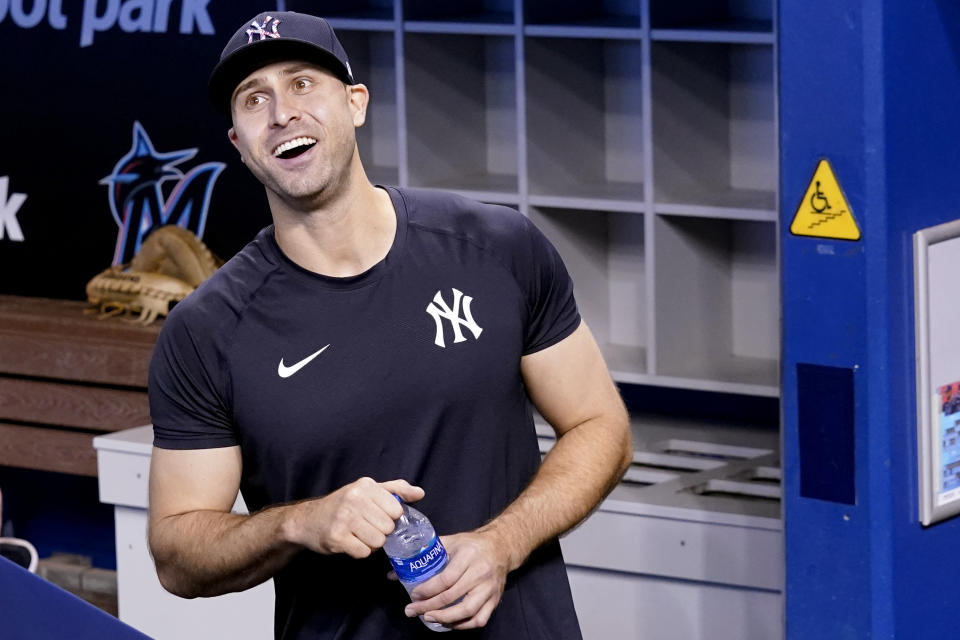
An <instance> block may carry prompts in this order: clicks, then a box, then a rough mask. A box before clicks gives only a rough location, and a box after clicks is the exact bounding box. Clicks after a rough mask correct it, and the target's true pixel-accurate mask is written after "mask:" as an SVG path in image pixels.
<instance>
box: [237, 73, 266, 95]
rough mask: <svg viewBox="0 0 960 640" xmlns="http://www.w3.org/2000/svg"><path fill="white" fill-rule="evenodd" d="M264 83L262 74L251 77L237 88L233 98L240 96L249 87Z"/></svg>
mask: <svg viewBox="0 0 960 640" xmlns="http://www.w3.org/2000/svg"><path fill="white" fill-rule="evenodd" d="M262 83H263V78H262V77H260V76H256V77H254V78H250V79H249V80H247V81H246V82H244V83H243V84H241V85H240V86H239V87H237V90H236V91H234V92H233V98H234V99H236V98H237V96H239V95H240V94H241V93H243V92H244V91H247V90H248V89H252V88H253V87H255V86H257V85H258V84H262Z"/></svg>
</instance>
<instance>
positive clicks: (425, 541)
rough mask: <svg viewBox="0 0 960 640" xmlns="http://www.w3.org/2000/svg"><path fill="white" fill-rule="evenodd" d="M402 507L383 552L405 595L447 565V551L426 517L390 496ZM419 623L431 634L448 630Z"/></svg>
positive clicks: (434, 623)
mask: <svg viewBox="0 0 960 640" xmlns="http://www.w3.org/2000/svg"><path fill="white" fill-rule="evenodd" d="M394 497H395V498H396V499H397V500H399V501H400V504H401V505H402V506H403V515H401V516H400V518H399V519H398V520H397V524H396V526H395V527H394V529H393V533H391V534H390V535H388V536H387V541H386V542H385V543H384V544H383V550H384V551H385V552H386V553H387V557H388V558H390V564H391V565H393V570H394V571H395V572H396V573H397V577H398V578H400V583H401V584H403V586H404V588H406V590H407V593H410V592H411V591H413V589H414V587H416V586H417V585H418V584H420V583H421V582H424V581H426V580H429V579H430V578H432V577H433V576H435V575H437V574H438V573H440V572H441V571H443V568H444V567H446V566H447V550H446V549H444V548H443V544H442V543H441V542H440V538H438V537H437V532H436V531H434V529H433V525H432V524H430V520H428V519H427V516H425V515H423V514H422V513H420V512H419V511H417V510H416V509H414V508H413V507H411V506H410V505H408V504H406V503H405V502H404V501H403V500H401V499H400V496H397V495H394ZM420 621H421V622H423V624H425V625H427V628H428V629H431V630H433V631H449V630H450V629H448V628H447V627H445V626H443V625H442V624H440V623H439V622H427V621H426V620H424V619H423V616H420Z"/></svg>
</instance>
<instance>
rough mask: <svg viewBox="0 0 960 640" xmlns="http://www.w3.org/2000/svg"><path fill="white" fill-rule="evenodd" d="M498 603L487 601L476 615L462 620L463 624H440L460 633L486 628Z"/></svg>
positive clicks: (497, 601) (491, 600)
mask: <svg viewBox="0 0 960 640" xmlns="http://www.w3.org/2000/svg"><path fill="white" fill-rule="evenodd" d="M499 602H500V601H499V600H494V599H489V600H487V601H486V602H485V603H484V605H483V606H482V607H480V610H479V611H478V612H477V613H476V615H474V616H473V617H472V618H470V619H469V620H464V621H463V622H454V623H450V624H447V623H443V622H441V624H443V625H444V626H446V627H450V628H451V629H456V630H457V631H462V630H464V629H476V628H477V627H484V626H486V624H487V622H489V621H490V616H492V615H493V611H494V609H496V608H497V605H498V604H499Z"/></svg>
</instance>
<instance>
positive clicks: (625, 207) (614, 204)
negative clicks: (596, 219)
mask: <svg viewBox="0 0 960 640" xmlns="http://www.w3.org/2000/svg"><path fill="white" fill-rule="evenodd" d="M528 200H529V202H530V205H531V206H534V207H549V208H552V209H584V210H587V211H618V212H622V213H639V214H643V213H647V205H646V203H644V201H643V200H615V199H610V200H604V199H602V198H578V197H576V196H537V195H533V194H531V195H530V196H529V198H528Z"/></svg>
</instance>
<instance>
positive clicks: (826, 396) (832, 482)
mask: <svg viewBox="0 0 960 640" xmlns="http://www.w3.org/2000/svg"><path fill="white" fill-rule="evenodd" d="M797 402H798V413H799V415H798V416H797V420H798V431H799V437H800V495H801V496H803V497H805V498H816V499H818V500H829V501H830V502H839V503H842V504H856V501H857V491H856V481H855V473H854V471H855V469H854V426H853V424H854V415H853V370H852V369H848V368H842V367H825V366H822V365H815V364H798V365H797Z"/></svg>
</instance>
